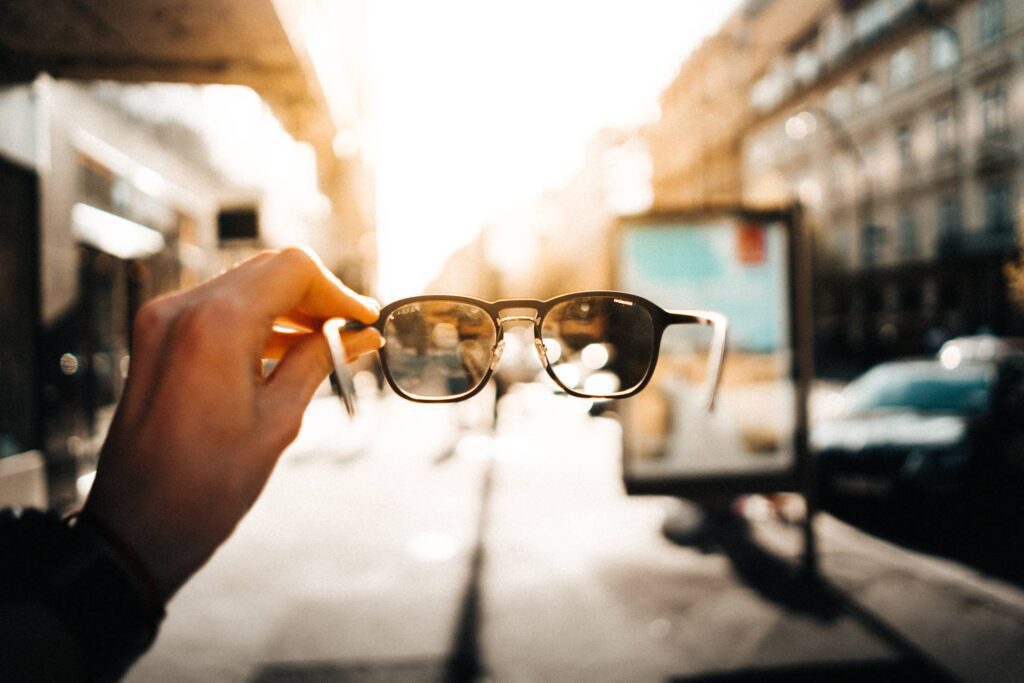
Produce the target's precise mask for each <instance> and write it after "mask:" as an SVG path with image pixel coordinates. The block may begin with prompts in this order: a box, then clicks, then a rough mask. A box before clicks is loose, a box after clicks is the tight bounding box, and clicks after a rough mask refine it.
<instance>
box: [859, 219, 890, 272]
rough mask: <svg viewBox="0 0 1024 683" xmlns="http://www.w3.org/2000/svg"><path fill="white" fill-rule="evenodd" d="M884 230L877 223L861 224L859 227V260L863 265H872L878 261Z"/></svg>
mask: <svg viewBox="0 0 1024 683" xmlns="http://www.w3.org/2000/svg"><path fill="white" fill-rule="evenodd" d="M884 240H885V230H884V228H882V227H881V226H878V225H871V224H867V225H862V226H861V228H860V245H861V252H860V262H861V265H863V266H873V265H875V264H877V263H878V262H879V259H880V256H881V253H882V246H883V242H884Z"/></svg>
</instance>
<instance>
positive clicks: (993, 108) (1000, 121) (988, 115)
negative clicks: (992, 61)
mask: <svg viewBox="0 0 1024 683" xmlns="http://www.w3.org/2000/svg"><path fill="white" fill-rule="evenodd" d="M981 120H982V125H983V128H984V131H985V137H987V138H990V137H994V136H996V135H1000V134H1002V133H1005V132H1006V91H1005V90H1003V87H1002V86H996V87H994V88H989V89H988V90H986V91H985V92H984V94H983V95H982V96H981Z"/></svg>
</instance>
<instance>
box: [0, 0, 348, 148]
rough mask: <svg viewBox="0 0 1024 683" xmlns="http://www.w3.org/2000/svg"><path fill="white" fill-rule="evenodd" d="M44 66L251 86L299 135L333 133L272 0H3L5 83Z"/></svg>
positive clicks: (69, 74) (61, 72) (62, 72)
mask: <svg viewBox="0 0 1024 683" xmlns="http://www.w3.org/2000/svg"><path fill="white" fill-rule="evenodd" d="M40 72H47V73H49V74H50V75H52V76H54V77H56V78H73V79H85V80H93V79H108V80H117V81H131V82H143V81H163V82H176V83H232V84H240V85H247V86H250V87H252V88H254V89H255V90H257V91H258V92H259V93H260V94H261V95H262V96H263V97H264V99H266V100H267V102H268V103H269V104H270V105H271V106H272V107H273V108H274V110H275V112H276V113H277V114H278V116H279V117H280V118H281V119H282V122H283V123H284V125H285V126H286V127H287V128H288V129H289V130H290V131H291V132H292V134H293V135H295V136H296V137H299V138H301V139H306V140H310V141H320V140H324V139H325V138H326V139H327V140H330V139H331V137H332V136H333V125H332V123H331V121H330V116H329V114H328V113H327V109H326V106H325V105H324V101H323V95H322V92H321V91H320V89H319V85H318V83H317V81H316V76H315V74H314V73H313V71H312V68H311V66H310V65H309V64H308V60H306V58H305V53H304V47H303V46H302V45H294V44H292V43H291V42H290V41H289V37H288V34H287V32H286V30H285V28H284V26H283V25H282V22H281V20H280V17H279V15H278V13H277V12H276V11H275V7H274V3H273V0H0V82H6V83H14V82H24V81H30V80H32V79H34V78H35V77H36V75H37V74H38V73H40Z"/></svg>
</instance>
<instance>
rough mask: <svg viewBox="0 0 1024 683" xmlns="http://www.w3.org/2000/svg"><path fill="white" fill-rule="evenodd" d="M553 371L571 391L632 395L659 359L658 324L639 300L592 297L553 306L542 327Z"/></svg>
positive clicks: (606, 394)
mask: <svg viewBox="0 0 1024 683" xmlns="http://www.w3.org/2000/svg"><path fill="white" fill-rule="evenodd" d="M541 336H542V337H543V339H544V348H545V353H546V355H547V359H548V364H549V366H550V369H551V372H552V373H553V374H554V375H555V376H556V377H557V378H558V381H559V383H561V384H562V385H563V386H564V387H565V388H566V389H571V390H573V391H576V392H578V393H581V394H586V395H588V396H594V397H604V396H616V395H619V394H624V393H627V392H629V391H631V390H633V389H635V388H636V387H637V386H639V385H640V383H642V382H643V380H644V377H646V376H647V371H648V369H649V368H650V366H651V361H652V359H653V357H654V322H653V321H652V320H651V315H650V313H648V312H647V309H646V308H644V307H643V306H641V305H640V304H639V303H636V302H635V301H631V300H629V299H619V298H615V297H611V296H588V297H580V298H577V299H572V300H570V301H565V302H562V303H560V304H557V305H556V306H554V307H553V308H552V309H551V310H550V311H549V312H548V314H547V315H546V316H544V324H543V326H542V327H541Z"/></svg>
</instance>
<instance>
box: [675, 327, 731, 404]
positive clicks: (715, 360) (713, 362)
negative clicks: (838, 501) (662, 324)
mask: <svg viewBox="0 0 1024 683" xmlns="http://www.w3.org/2000/svg"><path fill="white" fill-rule="evenodd" d="M668 315H669V323H670V324H674V325H675V324H682V325H692V324H697V325H707V326H710V327H711V347H710V348H709V349H708V374H707V377H706V379H705V380H704V385H705V387H706V391H707V406H708V410H714V409H715V398H716V397H717V396H718V386H719V384H720V383H721V381H722V366H723V365H724V364H725V349H726V341H727V339H728V335H729V319H728V318H727V317H726V316H724V315H722V314H721V313H719V312H718V311H699V310H679V311H669V312H668Z"/></svg>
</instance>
